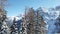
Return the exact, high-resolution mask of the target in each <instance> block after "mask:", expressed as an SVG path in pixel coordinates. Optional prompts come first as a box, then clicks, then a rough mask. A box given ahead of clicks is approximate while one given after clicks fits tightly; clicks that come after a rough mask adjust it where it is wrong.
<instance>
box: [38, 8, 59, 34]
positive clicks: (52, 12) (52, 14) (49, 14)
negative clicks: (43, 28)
mask: <svg viewBox="0 0 60 34" xmlns="http://www.w3.org/2000/svg"><path fill="white" fill-rule="evenodd" d="M57 8H58V7H57ZM57 8H48V9H46V8H43V7H40V8H39V9H38V11H39V12H40V15H41V16H42V17H43V19H44V21H45V22H47V25H48V33H47V34H55V33H57V32H55V31H56V30H55V28H56V26H55V25H54V24H55V23H57V22H56V21H57V20H56V19H57V18H58V17H59V15H60V8H58V9H59V10H58V9H57Z"/></svg>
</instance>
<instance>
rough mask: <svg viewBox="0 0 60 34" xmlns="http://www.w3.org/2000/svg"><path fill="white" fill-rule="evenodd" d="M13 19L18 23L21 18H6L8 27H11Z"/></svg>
mask: <svg viewBox="0 0 60 34" xmlns="http://www.w3.org/2000/svg"><path fill="white" fill-rule="evenodd" d="M14 18H16V21H19V20H20V19H21V17H16V16H7V19H6V21H7V24H8V25H9V26H11V25H12V24H13V20H14Z"/></svg>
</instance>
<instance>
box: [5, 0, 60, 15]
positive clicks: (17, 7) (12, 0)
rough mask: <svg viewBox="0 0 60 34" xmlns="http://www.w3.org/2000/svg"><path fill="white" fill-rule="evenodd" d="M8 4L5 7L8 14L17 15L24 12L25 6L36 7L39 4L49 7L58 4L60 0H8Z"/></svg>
mask: <svg viewBox="0 0 60 34" xmlns="http://www.w3.org/2000/svg"><path fill="white" fill-rule="evenodd" d="M8 3H9V4H10V6H8V7H7V8H5V9H6V10H7V15H8V16H17V15H19V14H23V13H24V9H25V6H28V7H33V8H34V9H37V8H38V7H40V6H43V7H46V8H51V7H55V6H59V5H60V0H8Z"/></svg>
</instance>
